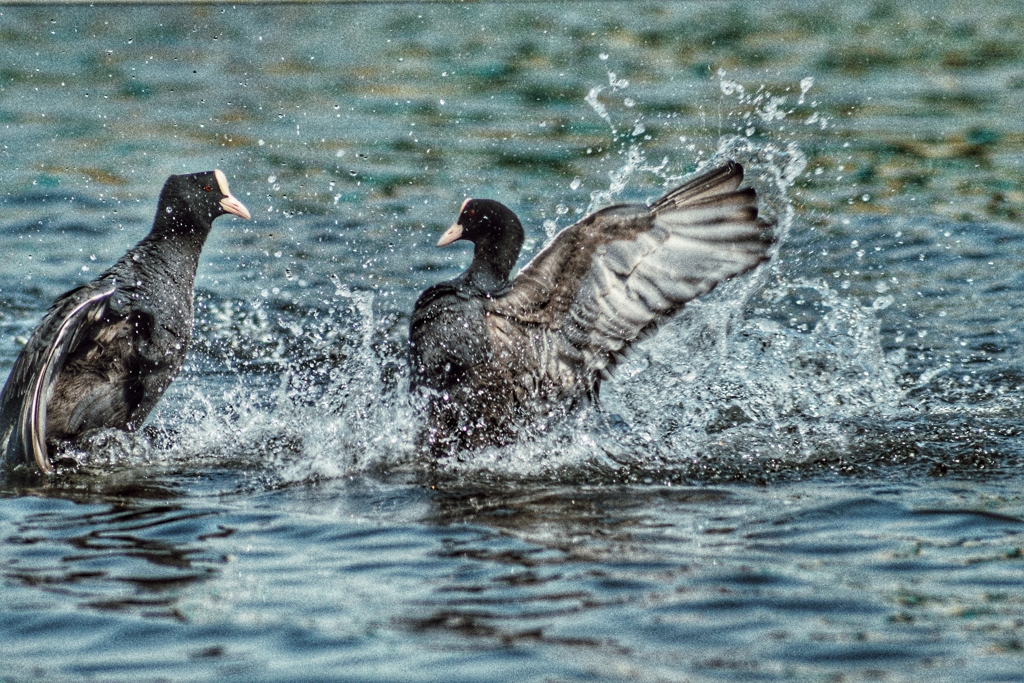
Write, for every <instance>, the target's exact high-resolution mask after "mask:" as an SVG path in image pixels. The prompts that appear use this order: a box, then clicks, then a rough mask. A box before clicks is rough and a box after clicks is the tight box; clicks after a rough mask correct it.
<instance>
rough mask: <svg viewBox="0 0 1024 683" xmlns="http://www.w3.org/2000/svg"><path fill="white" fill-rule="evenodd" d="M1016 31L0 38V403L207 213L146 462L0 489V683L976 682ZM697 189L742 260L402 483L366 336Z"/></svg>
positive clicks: (136, 32)
mask: <svg viewBox="0 0 1024 683" xmlns="http://www.w3.org/2000/svg"><path fill="white" fill-rule="evenodd" d="M1022 112H1024V15H1022V14H1021V13H1020V12H1019V10H1018V9H1017V8H1016V7H1015V6H1014V5H1013V4H1012V3H1000V2H995V1H988V0H980V1H977V2H970V3H967V2H958V1H956V0H946V1H938V0H936V1H935V2H926V1H922V2H916V3H911V4H905V3H895V2H884V1H879V2H873V3H865V4H856V3H843V4H840V5H838V6H837V5H836V4H835V3H830V4H820V3H811V2H774V3H716V2H707V3H674V4H662V3H650V4H646V3H628V4H625V3H614V2H581V3H508V4H484V3H471V4H468V5H462V4H406V3H396V4H372V3H370V4H356V5H350V4H340V5H284V6H281V5H166V6H125V5H118V6H104V5H97V6H76V5H71V6H69V5H62V6H0V240H2V245H3V254H4V257H3V259H0V374H2V375H4V376H6V373H7V371H8V370H9V368H10V365H11V364H12V363H13V361H14V358H15V357H16V355H17V353H18V350H19V349H20V345H21V344H22V343H24V340H25V339H26V338H27V336H28V335H29V334H30V333H31V330H32V329H33V327H34V326H35V324H36V323H37V322H38V320H39V319H40V318H41V316H42V314H43V313H44V311H45V310H46V308H47V307H48V305H49V303H50V302H51V301H52V300H53V298H54V297H56V296H57V295H58V294H60V293H61V292H63V291H65V290H67V289H69V288H71V287H73V286H75V285H76V284H78V283H80V282H82V281H84V280H86V279H91V278H92V277H94V276H95V275H96V274H98V273H99V272H101V271H102V270H103V269H105V268H106V267H107V266H108V265H109V264H111V263H112V262H113V261H114V260H115V259H116V258H117V257H119V256H120V255H121V254H122V253H123V252H124V251H125V249H126V248H127V247H128V246H130V245H131V244H134V243H135V242H136V241H137V240H138V239H140V238H141V237H142V236H143V235H144V234H145V233H146V232H147V230H148V227H149V225H150V223H151V221H152V214H153V211H154V208H155V201H156V197H157V194H158V192H159V189H160V187H161V185H162V183H163V181H164V179H165V178H166V176H167V175H168V174H171V173H180V172H192V171H198V170H204V169H208V168H213V167H217V168H221V169H223V170H224V171H225V172H226V173H227V174H228V177H229V178H230V181H231V185H232V189H233V191H234V192H235V194H236V195H237V196H238V197H239V198H241V199H242V201H244V202H245V203H246V204H247V206H248V207H249V208H250V210H251V211H252V213H253V216H254V220H253V221H251V222H243V221H240V220H234V219H221V221H220V222H218V223H217V225H216V226H215V229H214V231H213V233H212V234H211V237H210V240H209V242H208V243H207V247H206V250H205V251H204V254H203V258H202V261H201V264H200V269H199V275H198V279H197V285H196V286H197V301H198V306H197V326H196V338H195V342H194V345H193V351H192V353H191V357H190V360H189V362H188V364H187V366H186V368H185V370H184V371H183V373H182V374H181V376H180V377H179V378H178V380H177V381H176V383H175V384H174V385H173V386H172V388H171V390H170V392H169V393H168V395H167V397H166V398H165V400H164V401H163V402H162V404H161V405H160V407H159V409H158V411H156V413H155V414H154V416H153V417H152V418H151V420H150V424H151V427H150V428H148V429H147V430H146V431H145V433H142V434H138V435H131V436H128V435H119V434H106V435H102V436H101V437H99V438H97V439H96V441H95V443H94V444H92V448H90V449H89V453H90V457H89V460H88V462H87V463H86V464H85V465H83V466H82V467H78V468H75V469H74V470H71V471H64V472H61V473H59V474H58V475H57V476H55V477H53V478H51V479H46V480H44V479H28V480H26V479H18V480H16V481H8V482H5V483H3V484H0V497H2V500H0V503H2V504H0V582H2V583H0V586H2V590H0V653H2V654H3V657H2V659H3V661H4V662H5V667H4V670H3V672H2V673H0V678H2V679H3V680H8V679H10V680H29V679H32V680H35V679H42V680H49V679H54V680H57V679H59V680H76V679H94V678H98V679H119V678H129V677H130V678H132V679H134V680H154V679H160V680H184V679H188V680H206V679H217V680H222V679H232V678H233V679H243V680H251V679H255V678H259V679H265V680H271V679H287V680H294V679H296V678H308V679H342V680H395V679H402V680H474V681H475V680H515V681H521V680H544V681H555V680H583V679H586V680H643V681H650V680H665V681H683V680H776V679H780V678H786V679H800V680H866V679H870V680H924V679H927V680H938V681H942V680H949V681H953V680H957V681H959V680H1013V679H1019V677H1020V671H1021V665H1022V663H1024V661H1022V659H1024V657H1022V653H1024V604H1022V603H1024V597H1022V596H1024V592H1022V591H1021V585H1022V569H1024V539H1022V536H1021V533H1022V532H1024V499H1022V496H1021V493H1020V485H1021V483H1022V481H1024V479H1022V477H1021V474H1020V473H1019V470H1020V467H1021V465H1022V448H1024V434H1022V430H1021V428H1020V426H1019V422H1020V417H1021V414H1022V401H1021V398H1020V396H1021V390H1022V384H1024V367H1022V360H1024V354H1022V353H1021V351H1020V346H1021V341H1022V338H1024V330H1022V313H1021V308H1020V306H1018V305H1017V304H1018V301H1019V299H1020V297H1021V294H1022V292H1024V279H1022V276H1021V274H1020V267H1019V266H1020V264H1021V263H1022V261H1024V233H1022V230H1021V220H1022V212H1024V174H1022V158H1024V157H1022V152H1024V134H1022V133H1021V131H1022V130H1024V125H1022V117H1024V113H1022ZM724 156H728V157H733V158H737V159H740V160H741V161H743V162H744V163H745V164H746V165H747V167H748V178H749V180H750V182H751V184H753V185H754V186H755V187H757V188H758V190H759V191H760V192H761V194H762V196H763V197H764V201H765V205H764V210H765V212H766V213H767V214H768V215H772V216H774V217H775V218H776V219H777V221H778V224H779V229H778V235H779V247H778V251H777V253H776V254H775V258H774V259H773V261H772V262H771V263H770V264H768V265H766V266H765V267H762V268H761V269H760V270H759V271H758V272H757V273H755V274H754V275H752V276H749V277H746V278H743V279H741V280H738V281H736V282H733V283H730V284H729V285H727V286H725V287H722V288H720V289H719V290H717V291H716V292H715V293H714V294H713V295H712V296H710V297H707V298H706V299H703V300H700V301H698V302H696V303H695V304H694V305H692V306H691V307H689V308H688V309H687V311H685V312H684V314H683V315H682V316H680V317H679V318H678V319H677V320H675V321H673V322H672V323H671V324H669V325H667V326H666V327H665V328H664V329H663V330H661V331H660V332H659V334H658V335H656V336H655V337H654V338H653V339H651V340H649V341H647V342H645V343H644V344H643V345H641V346H640V347H639V348H638V349H637V350H636V352H635V353H634V354H633V355H632V356H631V358H630V360H629V361H628V362H627V363H625V364H623V365H622V366H620V368H619V370H618V374H617V377H616V379H615V380H614V381H613V382H611V383H609V384H607V385H606V386H605V387H604V388H603V391H602V396H603V400H604V406H603V411H600V412H599V411H593V410H591V411H584V412H583V413H581V414H580V415H577V416H573V417H571V418H569V419H567V420H566V422H565V423H563V424H560V425H555V426H554V427H553V428H552V430H551V432H550V433H545V434H538V435H536V438H534V439H530V440H527V441H526V442H524V443H522V444H519V445H517V446H514V447H510V448H507V449H490V450H485V451H482V452H480V453H476V454H472V455H464V456H463V457H462V458H459V459H453V460H452V461H451V462H444V463H441V467H440V468H439V469H438V471H437V472H435V473H434V474H433V475H432V477H431V478H427V477H426V476H425V472H426V469H427V467H426V465H427V464H426V463H424V462H422V459H421V458H420V457H419V456H418V454H417V453H416V452H415V451H414V449H413V447H412V443H413V434H414V433H415V429H416V424H417V413H416V410H415V407H414V406H410V405H409V402H408V401H407V400H406V397H405V382H406V377H405V368H404V362H405V361H404V346H403V344H404V338H405V334H406V330H407V325H408V312H409V310H410V309H411V307H412V303H413V301H414V300H415V297H416V296H417V295H418V293H419V292H420V291H422V290H423V289H424V288H425V287H426V286H428V285H430V284H432V283H434V282H437V281H439V280H441V279H445V278H448V277H451V276H453V275H454V274H456V273H457V272H459V271H460V270H461V269H462V268H464V267H465V265H466V262H467V257H468V254H467V252H466V250H465V249H459V248H454V249H448V250H435V249H434V248H433V244H434V242H435V241H436V239H437V236H438V235H439V233H440V232H441V231H442V230H443V228H444V227H445V226H447V225H448V224H449V223H450V222H451V221H452V219H453V218H454V216H455V215H456V212H457V210H458V208H459V205H460V204H461V202H462V201H463V199H464V198H465V197H466V196H489V197H493V198H496V199H499V200H501V201H503V202H505V203H507V204H508V205H509V206H511V207H512V208H514V209H515V210H516V211H517V212H518V213H519V214H520V215H521V216H522V217H523V219H524V223H525V224H526V226H527V232H528V241H527V247H526V250H525V254H524V260H523V261H522V262H523V263H525V259H526V258H528V257H529V256H530V255H532V254H533V253H535V252H536V251H537V250H538V249H539V248H540V247H541V246H542V245H543V244H544V242H545V241H546V240H547V239H548V238H550V237H551V236H552V235H554V234H555V232H556V231H557V230H558V229H560V228H562V227H565V226H567V225H569V224H570V223H571V222H572V221H573V220H575V219H576V218H578V217H580V216H581V215H582V214H583V213H584V212H585V211H587V210H590V209H593V208H596V207H599V206H601V205H604V204H607V203H610V202H612V201H645V200H648V199H651V198H653V197H655V196H657V195H658V194H660V193H661V192H662V191H663V190H664V189H665V188H666V186H670V185H672V184H673V183H675V182H678V180H679V179H680V178H681V177H683V176H684V175H685V174H687V173H689V172H691V171H693V170H694V169H696V168H697V166H698V164H699V163H703V162H705V161H708V160H710V159H714V158H719V157H724Z"/></svg>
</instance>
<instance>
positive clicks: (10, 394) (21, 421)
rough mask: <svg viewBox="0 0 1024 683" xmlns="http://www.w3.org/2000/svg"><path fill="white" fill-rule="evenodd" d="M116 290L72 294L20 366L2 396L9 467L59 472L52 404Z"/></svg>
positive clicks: (2, 444) (2, 436)
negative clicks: (49, 445)
mask: <svg viewBox="0 0 1024 683" xmlns="http://www.w3.org/2000/svg"><path fill="white" fill-rule="evenodd" d="M115 291H116V287H115V286H114V285H113V284H110V283H102V285H101V286H100V287H98V288H97V287H96V286H95V285H86V286H84V287H79V288H78V289H74V290H71V291H70V292H68V293H67V294H65V295H64V296H62V297H61V298H60V299H58V300H57V301H56V302H54V305H53V307H52V308H51V309H50V312H49V313H48V314H47V315H46V317H45V318H44V319H43V322H42V323H40V325H39V327H38V328H36V331H35V332H33V334H32V337H31V338H30V339H29V341H28V344H26V345H25V348H24V349H22V352H21V355H19V356H18V359H17V360H16V361H15V363H14V367H13V368H12V370H11V374H10V377H8V379H7V384H6V385H4V389H3V393H2V395H0V453H2V454H3V459H4V461H5V463H6V464H8V465H14V464H17V463H19V462H25V461H30V462H31V461H32V460H35V462H36V464H37V465H38V466H39V469H41V470H42V471H43V472H51V471H52V470H53V467H52V465H51V464H50V458H49V454H48V453H47V449H46V406H47V402H48V401H49V400H50V397H51V396H52V395H53V390H54V386H55V385H56V383H57V378H58V377H59V376H60V372H61V370H62V369H63V367H64V364H65V363H66V362H67V359H68V357H69V356H70V355H71V354H72V353H74V351H75V349H76V348H77V347H78V345H79V344H80V343H81V342H82V340H83V339H84V338H86V336H87V335H88V333H89V330H90V329H91V328H92V327H93V326H94V325H95V324H96V323H97V322H99V321H100V320H101V319H102V318H103V316H104V314H105V313H106V310H107V304H108V301H109V299H110V297H111V295H112V294H113V293H114V292H115Z"/></svg>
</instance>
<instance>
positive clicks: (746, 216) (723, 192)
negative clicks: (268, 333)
mask: <svg viewBox="0 0 1024 683" xmlns="http://www.w3.org/2000/svg"><path fill="white" fill-rule="evenodd" d="M742 178H743V169H742V168H741V167H740V166H739V165H738V164H735V163H731V162H730V163H727V164H726V165H724V166H720V167H717V168H715V169H713V170H711V171H709V172H707V173H704V174H701V175H700V176H698V177H697V178H695V179H693V180H691V181H690V182H688V183H685V184H684V185H682V186H680V187H678V188H676V189H675V190H673V191H671V192H669V193H667V194H666V195H665V196H664V197H662V198H661V199H659V200H658V201H657V202H655V203H654V205H652V206H650V207H648V206H643V205H618V206H612V207H609V208H606V209H603V210H601V211H598V212H596V213H594V214H591V215H589V216H587V217H586V218H584V219H583V220H581V221H580V222H578V223H576V224H574V225H572V226H570V227H568V228H566V229H565V230H563V231H562V232H560V233H559V234H558V235H557V236H556V237H555V239H554V240H553V241H552V242H551V244H550V245H548V246H547V247H546V248H545V249H544V250H543V251H542V252H541V253H540V254H538V255H537V256H536V257H535V258H534V259H533V260H532V261H531V262H530V263H529V264H528V265H527V266H526V267H525V268H524V269H523V270H522V271H521V272H520V273H519V275H518V276H517V277H516V278H515V280H513V281H510V280H509V275H510V273H511V269H512V267H513V265H514V263H515V260H516V256H518V254H519V249H520V248H521V246H522V242H523V230H522V226H521V225H520V224H519V221H518V219H517V218H516V216H515V214H513V213H512V212H511V211H510V210H509V209H507V208H506V207H504V206H502V205H501V204H499V203H497V202H494V201H491V200H476V199H473V200H467V201H466V202H465V203H464V204H463V207H462V210H461V212H460V215H459V220H458V222H457V223H456V224H455V225H453V226H452V227H451V228H450V229H449V231H448V232H446V233H445V236H443V237H442V238H441V241H440V242H439V243H438V244H439V245H444V244H448V243H450V242H453V241H455V240H457V239H468V240H470V241H472V242H474V244H475V251H474V258H473V263H472V265H471V266H470V268H469V269H468V270H467V271H466V272H465V273H463V274H462V275H460V276H459V277H457V278H455V279H454V280H451V281H449V282H443V283H440V284H438V285H434V286H433V287H431V288H429V289H427V290H426V291H425V292H424V293H423V294H422V295H421V296H420V298H419V300H418V301H417V302H416V305H415V308H414V310H413V315H412V321H411V324H410V333H409V341H410V352H411V353H410V372H411V378H412V379H411V385H412V388H413V390H414V391H421V390H426V393H427V394H428V396H427V399H426V400H427V403H428V415H427V422H428V425H427V432H426V440H427V442H428V443H429V445H430V447H431V450H432V451H433V452H434V453H435V454H439V453H444V452H450V451H451V450H452V449H456V448H466V447H470V448H472V447H478V446H482V445H487V444H503V443H508V442H510V441H512V440H514V439H515V438H516V432H517V431H518V430H519V428H520V427H522V425H524V424H530V422H531V420H532V419H535V418H537V417H544V418H546V417H547V416H551V415H556V414H559V413H561V412H564V411H566V410H568V409H571V408H572V407H574V406H576V405H577V404H579V403H580V402H581V401H583V400H587V399H596V397H597V395H598V391H599V388H600V382H601V380H602V378H604V377H606V376H607V375H608V373H609V372H610V371H611V369H612V368H613V367H614V366H615V364H616V362H617V361H618V360H619V358H621V356H622V355H623V354H624V353H625V352H626V351H627V350H628V348H629V346H630V345H631V344H633V343H634V342H636V341H637V340H639V339H641V338H643V337H645V336H647V335H648V334H650V333H652V332H653V331H654V330H655V329H656V328H657V327H658V325H659V324H660V323H662V322H664V320H666V319H667V318H668V317H669V316H671V315H672V314H674V313H675V312H677V311H678V310H679V309H681V308H682V307H683V305H684V304H685V303H686V302H687V301H690V300H692V299H693V298H695V297H697V296H699V295H701V294H704V293H706V292H708V291H710V290H711V289H713V288H714V287H715V285H716V284H718V283H719V282H721V281H723V280H726V279H728V278H730V277H733V276H735V275H738V274H740V273H743V272H746V271H748V270H750V269H751V268H753V267H755V266H756V265H757V264H759V263H761V262H762V261H764V260H765V259H766V258H767V250H768V248H769V246H770V245H771V237H770V235H769V231H768V225H767V224H766V223H765V222H764V221H763V220H760V219H759V218H758V212H757V198H756V194H755V193H754V191H753V190H752V189H749V188H748V189H743V190H740V189H739V185H740V183H741V181H742Z"/></svg>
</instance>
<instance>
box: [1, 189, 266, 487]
mask: <svg viewBox="0 0 1024 683" xmlns="http://www.w3.org/2000/svg"><path fill="white" fill-rule="evenodd" d="M225 214H234V215H236V216H240V217H242V218H249V217H250V216H249V211H248V210H247V209H246V208H245V206H243V205H242V203H241V202H240V201H238V200H237V199H236V198H235V197H234V196H233V195H232V194H231V191H230V190H229V189H228V182H227V178H226V177H225V175H224V173H223V172H221V171H219V170H215V171H208V172H205V173H195V174H191V175H174V176H171V177H170V178H168V179H167V182H166V183H165V184H164V187H163V190H162V191H161V193H160V201H159V203H158V205H157V210H156V218H154V220H153V229H152V230H151V231H150V233H149V235H148V236H147V237H146V238H145V239H143V240H142V241H141V242H139V243H138V244H137V245H135V246H134V247H132V249H130V250H129V251H128V253H127V254H125V255H124V256H123V257H122V258H121V259H120V260H119V261H118V262H117V263H115V264H114V265H113V266H112V267H111V268H110V269H109V270H107V271H106V272H104V273H103V274H102V275H100V276H99V277H98V278H97V279H96V280H93V281H92V282H90V283H88V284H85V285H82V286H80V287H77V288H75V289H72V290H71V291H69V292H66V293H65V294H63V295H61V296H60V297H59V298H58V299H57V300H56V301H55V302H54V303H53V305H52V306H51V307H50V310H49V312H48V313H47V314H46V316H45V317H44V318H43V321H42V322H41V323H40V324H39V326H38V327H37V328H36V330H35V332H33V333H32V336H31V337H30V338H29V340H28V343H27V344H26V345H25V348H24V349H22V351H21V354H20V355H19V356H18V359H17V360H16V361H15V362H14V367H13V369H12V370H11V374H10V376H9V377H8V378H7V384H6V385H4V388H3V392H2V394H0V456H2V459H3V463H4V465H5V466H7V467H13V466H15V465H18V464H20V463H28V465H29V466H31V465H32V464H33V463H34V464H35V465H37V466H38V467H39V469H40V470H42V471H43V472H46V473H49V472H51V471H52V469H53V465H52V463H51V459H50V448H51V447H52V446H54V445H56V444H60V443H61V442H68V441H74V440H76V439H79V438H80V437H82V436H84V435H87V434H88V433H89V432H90V431H92V430H96V429H102V428H111V427H112V428H117V429H123V430H128V431H132V430H135V429H137V428H139V427H140V426H141V424H142V422H143V421H144V420H145V419H146V416H147V415H148V414H149V412H150V411H151V410H152V409H153V407H154V406H155V405H156V403H157V401H159V400H160V397H161V395H163V393H164V391H165V390H166V389H167V387H168V386H169V385H170V384H171V381H172V380H173V379H174V377H175V375H177V374H178V371H179V370H181V366H182V364H183V363H184V361H185V354H186V352H187V350H188V345H189V342H190V341H191V339H192V316H193V306H192V304H193V282H194V281H195V276H196V267H197V266H198V264H199V253H200V251H201V250H202V248H203V243H204V242H205V241H206V237H207V235H208V234H209V232H210V228H211V227H212V226H213V221H214V219H215V218H217V217H218V216H222V215H225Z"/></svg>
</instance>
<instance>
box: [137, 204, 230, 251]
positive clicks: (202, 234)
mask: <svg viewBox="0 0 1024 683" xmlns="http://www.w3.org/2000/svg"><path fill="white" fill-rule="evenodd" d="M167 209H168V207H167V206H165V205H163V204H161V205H160V207H159V208H158V209H157V213H156V218H155V219H154V220H153V229H152V230H151V231H150V233H149V235H147V236H146V238H145V239H144V240H142V242H141V243H140V246H142V245H143V244H146V245H147V246H151V247H156V246H157V245H159V244H165V243H166V244H167V246H165V247H158V248H159V249H160V250H162V251H166V252H167V253H168V255H170V254H172V253H173V254H180V255H181V256H182V257H183V258H187V259H190V260H193V261H196V262H197V263H198V261H199V253H200V252H201V251H202V250H203V245H204V244H205V243H206V238H207V236H208V235H209V234H210V228H211V227H212V225H213V221H203V220H198V219H197V218H196V216H195V215H193V214H192V212H190V211H188V209H181V208H178V207H174V206H170V209H171V210H170V211H168V210H167Z"/></svg>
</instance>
